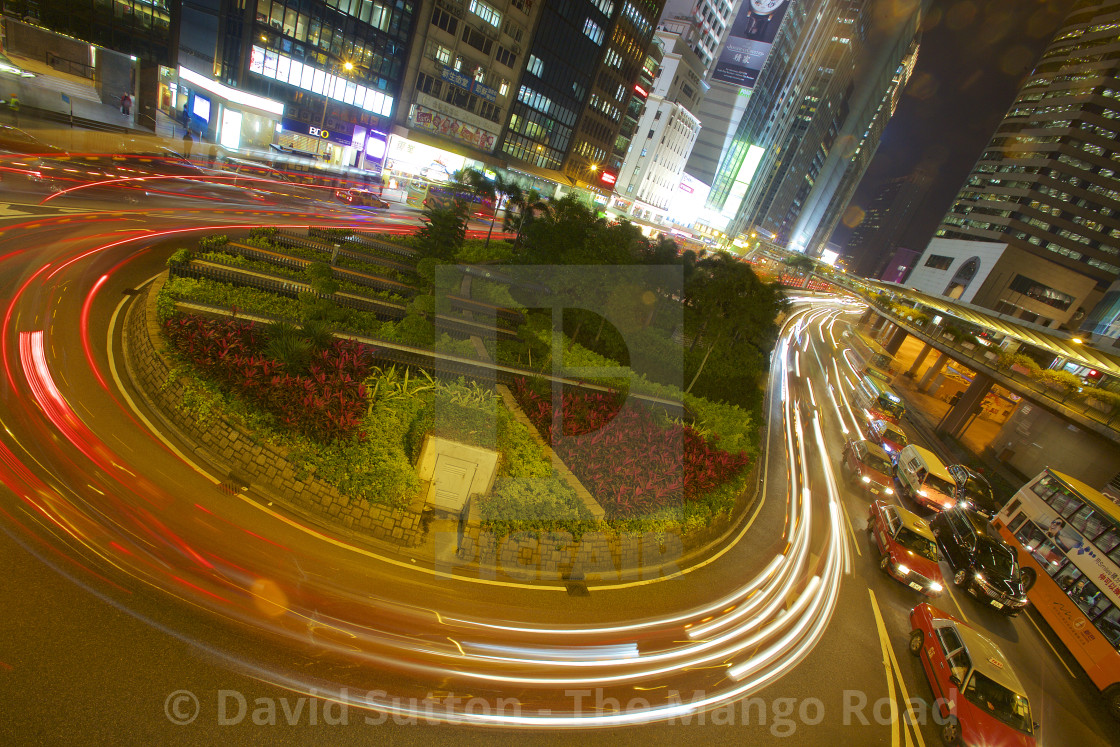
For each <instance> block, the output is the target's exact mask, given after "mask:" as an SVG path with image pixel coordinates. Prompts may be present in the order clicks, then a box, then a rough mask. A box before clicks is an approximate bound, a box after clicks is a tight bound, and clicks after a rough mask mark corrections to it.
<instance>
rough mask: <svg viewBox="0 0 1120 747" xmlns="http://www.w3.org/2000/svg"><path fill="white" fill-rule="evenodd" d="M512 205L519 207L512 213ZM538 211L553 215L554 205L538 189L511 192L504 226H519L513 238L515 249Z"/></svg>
mask: <svg viewBox="0 0 1120 747" xmlns="http://www.w3.org/2000/svg"><path fill="white" fill-rule="evenodd" d="M511 207H515V208H517V212H516V213H511V212H510V210H509V208H511ZM537 213H541V214H543V215H546V216H551V215H552V205H550V204H549V202H548V201H547V200H545V199H544V198H543V197H542V196H541V193H540V192H538V191H537V190H536V189H530V190H529V191H527V192H522V191H521V190H520V189H518V190H517V191H516V192H513V193H511V194H510V196H509V199H508V200H507V201H506V218H505V225H504V228H505V230H507V231H508V230H510V229H511V228H513V227H515V226H516V227H517V236H516V237H515V238H514V240H513V246H514V249H515V250H516V249H517V247H518V245H520V243H521V234H522V232H523V231H524V230H525V228H526V226H528V225H529V224H531V223H532V222H533V221H534V220H536V218H537Z"/></svg>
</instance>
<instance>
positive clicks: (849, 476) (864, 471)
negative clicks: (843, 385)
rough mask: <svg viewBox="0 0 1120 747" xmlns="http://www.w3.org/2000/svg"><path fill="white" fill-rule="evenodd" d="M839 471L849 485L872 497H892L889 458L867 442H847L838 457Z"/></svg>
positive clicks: (892, 489) (892, 483) (892, 486)
mask: <svg viewBox="0 0 1120 747" xmlns="http://www.w3.org/2000/svg"><path fill="white" fill-rule="evenodd" d="M840 471H841V472H842V473H843V475H844V479H846V480H847V481H848V482H849V483H850V484H851V485H853V486H855V487H857V488H862V489H864V490H866V491H868V492H870V493H872V494H874V495H894V478H892V477H891V473H892V472H893V471H894V468H893V467H892V466H891V458H890V457H889V456H887V453H886V452H885V451H883V450H882V449H881V448H880V447H878V446H876V445H875V444H873V443H871V442H870V441H867V440H859V441H848V442H847V443H846V444H844V451H843V452H842V453H841V455H840Z"/></svg>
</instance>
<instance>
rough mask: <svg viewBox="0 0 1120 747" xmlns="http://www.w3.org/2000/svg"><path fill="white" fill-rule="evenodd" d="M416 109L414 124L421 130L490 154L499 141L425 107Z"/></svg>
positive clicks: (480, 129)
mask: <svg viewBox="0 0 1120 747" xmlns="http://www.w3.org/2000/svg"><path fill="white" fill-rule="evenodd" d="M414 109H415V113H414V114H413V118H414V119H413V123H414V124H415V125H416V126H417V127H419V128H420V129H422V130H427V131H428V132H432V133H435V134H437V135H439V136H441V137H446V138H451V139H452V140H458V141H460V142H463V143H466V144H467V145H469V146H471V147H472V148H478V149H479V150H484V151H487V152H489V151H492V150H493V149H494V143H495V142H496V141H497V139H498V136H497V135H496V134H494V133H492V132H487V131H486V130H484V129H482V128H481V127H474V126H471V125H468V124H467V123H466V122H463V121H461V120H458V119H455V118H454V117H449V116H447V115H445V114H440V113H439V112H436V111H433V110H431V109H427V108H425V107H423V106H416V107H414Z"/></svg>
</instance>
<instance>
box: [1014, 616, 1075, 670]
mask: <svg viewBox="0 0 1120 747" xmlns="http://www.w3.org/2000/svg"><path fill="white" fill-rule="evenodd" d="M1023 617H1025V618H1027V622H1029V623H1030V624H1031V627H1032V628H1034V629H1035V630H1037V631H1038V635H1039V637H1041V638H1042V640H1044V641H1046V645H1047V646H1049V647H1050V650H1051V651H1053V652H1054V656H1056V657H1057V658H1058V661H1060V662H1061V663H1062V666H1063V667H1065V668H1066V671H1067V672H1069V676H1070V677H1073V678H1074V679H1077V675H1076V674H1074V673H1073V670H1072V669H1070V668H1069V667H1068V666H1066V661H1065V659H1063V658H1062V655H1061V654H1059V653H1058V649H1056V648H1054V646H1053V645H1051V643H1050V639H1049V638H1047V637H1046V634H1045V633H1043V632H1042V628H1040V627H1038V625H1036V624H1035V622H1034V620H1032V619H1031V613H1030V612H1029V611H1024V612H1023Z"/></svg>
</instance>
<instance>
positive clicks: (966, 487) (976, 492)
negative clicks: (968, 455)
mask: <svg viewBox="0 0 1120 747" xmlns="http://www.w3.org/2000/svg"><path fill="white" fill-rule="evenodd" d="M945 469H947V470H948V471H949V474H950V475H952V477H953V481H954V482H955V483H957V494H956V499H957V501H959V502H960V505H961V506H963V507H964V508H971V509H972V510H973V511H975V512H976V513H979V514H983V515H984V516H986V517H987V518H989V519H990V518H992V517H993V516H995V515H996V514H998V513H999V512H1000V509H1002V508H1003V503H1002V502H1001V501H999V500H998V499H997V498H996V497H995V494H994V493H992V486H991V485H989V484H988V481H987V479H985V478H984V477H983V476H982V475H978V474H976V473H975V472H973V471H972V470H970V469H969V468H968V467H966V466H964V465H963V464H953V465H950V466H949V467H946V468H945Z"/></svg>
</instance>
